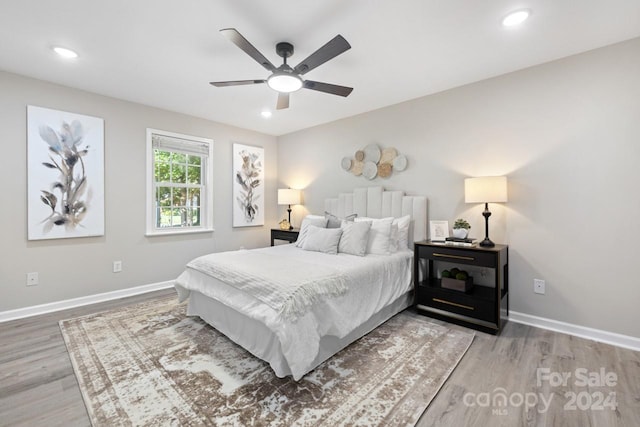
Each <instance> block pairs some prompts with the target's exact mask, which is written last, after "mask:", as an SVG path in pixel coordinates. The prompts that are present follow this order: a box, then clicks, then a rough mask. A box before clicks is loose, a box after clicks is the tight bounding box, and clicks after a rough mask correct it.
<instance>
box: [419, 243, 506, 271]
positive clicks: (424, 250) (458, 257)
mask: <svg viewBox="0 0 640 427" xmlns="http://www.w3.org/2000/svg"><path fill="white" fill-rule="evenodd" d="M419 251H420V253H419V254H418V256H419V257H421V258H422V257H424V258H428V259H432V260H434V261H443V262H453V263H456V264H470V265H477V266H481V267H488V268H496V266H497V264H498V257H497V255H496V254H495V253H492V252H485V251H479V250H476V249H473V248H469V249H463V248H458V247H455V248H452V247H447V246H444V245H443V246H438V247H433V246H420V247H419Z"/></svg>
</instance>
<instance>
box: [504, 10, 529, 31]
mask: <svg viewBox="0 0 640 427" xmlns="http://www.w3.org/2000/svg"><path fill="white" fill-rule="evenodd" d="M529 15H531V11H530V10H529V9H521V10H516V11H515V12H511V13H510V14H508V15H507V16H505V17H504V18H503V19H502V25H504V26H505V27H515V26H516V25H520V24H522V23H523V22H524V21H526V20H527V18H528V17H529Z"/></svg>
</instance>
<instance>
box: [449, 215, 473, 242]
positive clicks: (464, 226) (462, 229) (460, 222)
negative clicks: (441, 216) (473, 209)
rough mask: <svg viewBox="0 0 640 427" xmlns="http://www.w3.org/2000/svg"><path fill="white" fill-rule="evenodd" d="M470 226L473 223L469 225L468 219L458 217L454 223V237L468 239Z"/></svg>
mask: <svg viewBox="0 0 640 427" xmlns="http://www.w3.org/2000/svg"><path fill="white" fill-rule="evenodd" d="M470 228H471V225H469V223H468V222H467V221H466V220H464V219H462V218H458V219H456V222H454V223H453V237H455V238H458V239H466V238H467V236H468V235H469V229H470Z"/></svg>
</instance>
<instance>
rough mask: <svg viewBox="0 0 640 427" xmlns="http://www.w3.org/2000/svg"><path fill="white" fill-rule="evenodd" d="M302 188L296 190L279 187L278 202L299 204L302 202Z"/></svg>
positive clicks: (280, 203) (281, 203)
mask: <svg viewBox="0 0 640 427" xmlns="http://www.w3.org/2000/svg"><path fill="white" fill-rule="evenodd" d="M301 193H302V192H301V191H300V190H294V189H292V188H281V189H278V204H279V205H299V204H300V194H301Z"/></svg>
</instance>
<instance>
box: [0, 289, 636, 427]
mask: <svg viewBox="0 0 640 427" xmlns="http://www.w3.org/2000/svg"><path fill="white" fill-rule="evenodd" d="M173 293H175V291H174V290H173V289H167V290H162V291H157V292H153V293H149V294H144V295H137V296H134V297H130V298H123V299H120V300H115V301H109V302H105V303H100V304H95V305H92V306H85V307H77V308H73V309H69V310H65V311H61V312H56V313H49V314H45V315H42V316H37V317H32V318H27V319H20V320H15V321H12V322H6V323H3V324H0V343H1V344H2V347H1V350H0V425H2V426H5V425H6V426H30V427H32V426H47V427H49V426H57V425H59V426H68V425H74V426H76V425H78V426H88V425H90V422H89V418H88V416H87V412H86V408H85V406H84V402H83V401H82V396H81V394H80V389H79V387H78V383H77V380H76V378H75V375H74V373H73V369H72V367H71V362H70V360H69V356H68V353H67V350H66V346H65V344H64V340H63V338H62V334H61V333H60V329H59V327H58V321H59V320H61V319H68V318H72V317H77V316H83V315H86V314H91V313H96V312H99V311H104V310H110V309H113V308H117V307H121V306H125V305H129V304H135V303H137V302H141V301H145V300H149V299H153V298H158V297H163V296H167V295H171V294H173ZM414 315H416V316H421V315H420V314H417V313H414ZM432 321H433V322H434V323H439V324H447V323H446V322H442V321H439V320H435V319H432ZM447 325H449V326H451V327H452V328H456V329H462V330H468V329H466V328H464V327H462V326H457V325H451V324H447ZM539 368H546V369H548V370H549V372H570V373H571V374H572V376H574V375H575V370H576V369H578V368H584V369H586V370H587V371H590V372H597V371H599V370H600V368H604V369H605V370H606V371H610V372H615V373H616V374H617V376H618V379H617V384H616V385H615V386H614V387H595V386H592V387H580V386H577V385H575V383H574V382H575V378H571V379H570V381H568V383H567V384H566V385H561V386H552V385H550V384H549V382H548V381H542V382H541V383H540V384H538V369H539ZM500 389H503V390H504V392H505V393H506V395H507V396H510V395H514V394H521V395H523V396H525V395H526V394H527V393H535V394H542V395H543V396H544V397H545V398H547V399H549V398H550V399H551V403H550V406H549V408H548V410H546V411H542V409H544V407H543V405H542V404H541V403H539V404H538V406H537V407H532V408H528V409H527V408H526V407H525V406H524V405H522V406H513V405H511V406H506V407H492V406H491V405H490V406H480V405H479V404H477V402H476V401H473V403H474V405H473V406H471V405H469V404H468V402H469V397H468V396H467V398H466V400H465V396H466V395H467V393H472V395H470V396H472V397H476V398H477V397H478V396H479V395H480V394H481V393H488V395H490V396H493V395H495V393H494V392H495V391H496V390H500ZM598 391H601V392H603V393H605V392H606V393H609V392H615V393H616V397H617V399H618V407H617V409H616V410H615V411H612V410H609V409H605V410H601V411H597V410H580V409H576V410H567V409H566V408H565V405H566V404H567V402H568V400H567V398H566V397H565V393H569V392H572V393H576V394H577V393H581V392H582V393H587V394H589V396H591V395H592V394H593V393H595V392H598ZM465 402H466V403H465ZM496 409H498V410H500V409H504V411H502V412H500V411H495V410H496ZM417 425H418V426H422V427H427V426H483V427H485V426H492V427H493V426H505V427H511V426H568V427H573V426H576V425H598V426H599V425H602V426H629V427H631V426H633V427H636V426H639V425H640V352H634V351H631V350H626V349H622V348H618V347H613V346H610V345H607V344H602V343H597V342H594V341H589V340H585V339H581V338H576V337H572V336H570V335H564V334H559V333H556V332H551V331H547V330H543V329H537V328H533V327H530V326H526V325H521V324H516V323H507V325H506V326H505V328H504V330H503V331H502V333H501V334H500V335H499V336H494V335H490V334H485V333H482V332H476V337H475V339H474V342H473V344H472V345H471V347H470V348H469V350H468V351H467V354H466V355H465V356H464V358H463V359H462V361H461V362H460V364H459V365H458V367H457V368H456V369H455V370H454V372H453V373H452V374H451V376H450V378H449V379H448V380H447V382H446V383H445V384H444V385H443V387H442V389H441V390H440V392H439V393H438V395H437V396H436V397H435V399H434V400H433V402H431V405H430V406H429V407H428V408H427V410H426V411H425V412H424V414H423V415H422V417H421V418H420V420H419V421H418V424H417Z"/></svg>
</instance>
